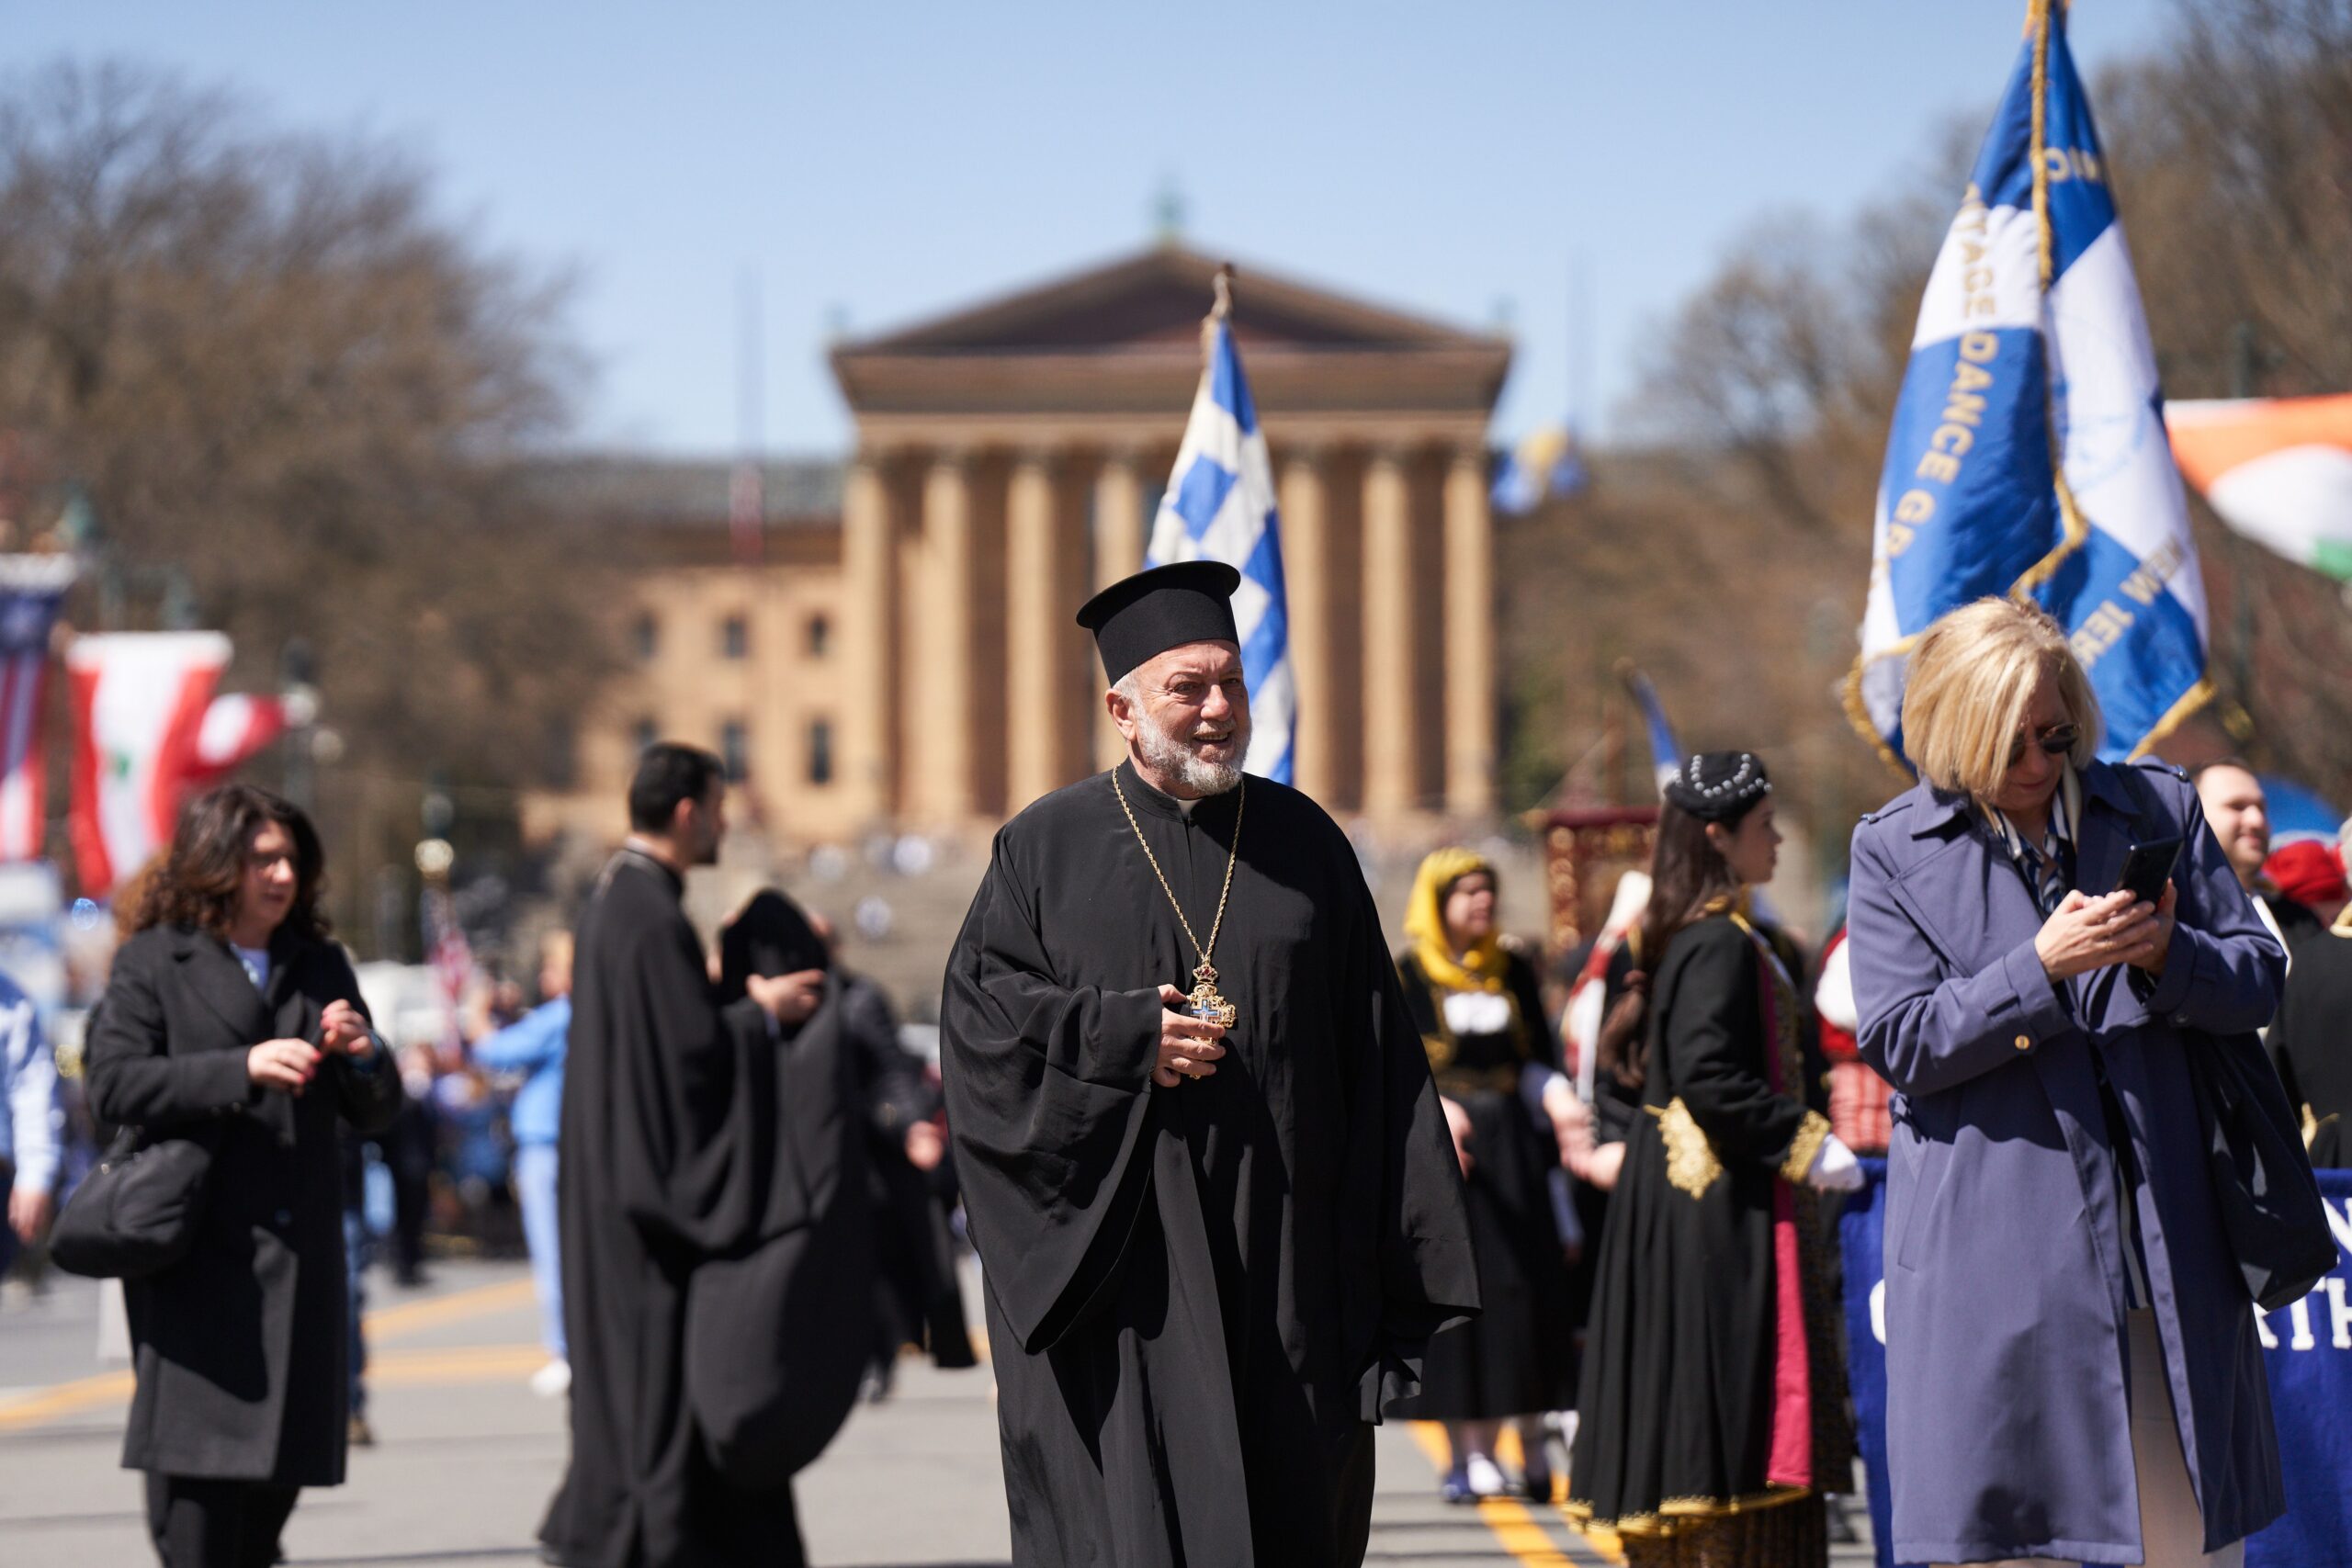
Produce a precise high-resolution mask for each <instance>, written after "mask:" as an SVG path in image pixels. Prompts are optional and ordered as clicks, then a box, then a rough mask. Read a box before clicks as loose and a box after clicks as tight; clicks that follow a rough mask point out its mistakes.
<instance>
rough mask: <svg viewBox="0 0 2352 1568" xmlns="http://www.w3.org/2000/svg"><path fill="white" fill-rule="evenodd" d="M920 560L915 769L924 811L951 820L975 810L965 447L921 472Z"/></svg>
mask: <svg viewBox="0 0 2352 1568" xmlns="http://www.w3.org/2000/svg"><path fill="white" fill-rule="evenodd" d="M922 532H923V541H924V546H925V548H924V551H923V562H924V565H925V567H926V568H927V570H928V572H929V581H927V582H925V583H924V584H923V585H922V589H921V592H920V594H919V597H918V600H917V602H918V603H919V604H921V605H922V615H924V617H925V619H926V622H927V625H926V626H925V627H924V636H923V647H924V649H925V652H926V656H927V668H926V669H924V670H923V671H922V686H923V701H922V704H921V707H922V712H921V713H919V714H917V715H916V716H915V719H916V723H915V733H916V734H918V735H919V736H921V737H922V741H923V745H922V750H920V751H919V752H918V753H917V755H916V760H915V765H914V766H913V767H912V768H911V769H910V773H909V778H908V784H909V787H910V792H912V793H915V794H917V795H918V797H919V798H920V800H921V801H922V812H923V814H924V815H925V816H926V817H928V818H930V819H932V820H933V821H936V822H941V823H944V824H947V825H950V826H953V825H957V824H961V823H963V822H965V821H967V820H968V819H969V818H971V817H972V816H973V814H974V806H973V800H972V659H973V654H972V477H971V459H970V457H969V456H968V455H967V454H966V453H963V452H960V451H943V452H939V453H936V454H934V455H933V457H932V460H931V466H930V468H928V469H927V470H926V471H925V473H924V475H923V484H922Z"/></svg>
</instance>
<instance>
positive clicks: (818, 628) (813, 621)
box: [809, 615, 833, 659]
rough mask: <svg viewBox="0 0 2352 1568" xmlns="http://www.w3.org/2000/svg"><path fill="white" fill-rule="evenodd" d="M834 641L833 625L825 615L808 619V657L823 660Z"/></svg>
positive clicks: (812, 616)
mask: <svg viewBox="0 0 2352 1568" xmlns="http://www.w3.org/2000/svg"><path fill="white" fill-rule="evenodd" d="M832 640H833V623H832V622H831V620H830V619H828V618H827V617H825V616H823V615H811V616H809V658H811V659H822V658H824V657H825V649H827V648H828V647H829V646H831V643H832Z"/></svg>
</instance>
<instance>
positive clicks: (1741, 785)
mask: <svg viewBox="0 0 2352 1568" xmlns="http://www.w3.org/2000/svg"><path fill="white" fill-rule="evenodd" d="M1664 793H1665V795H1666V798H1667V800H1668V802H1669V803H1670V804H1672V805H1674V806H1677V807H1680V808H1681V809H1682V810H1684V811H1687V812H1689V813H1690V814H1691V816H1693V817H1696V818H1698V819H1699V820H1700V821H1702V822H1728V821H1730V820H1731V819H1732V818H1735V817H1737V816H1740V815H1741V814H1742V813H1744V812H1746V811H1747V808H1748V807H1750V806H1753V805H1755V804H1756V802H1757V801H1758V800H1760V799H1762V798H1763V797H1764V796H1766V795H1770V794H1771V793H1772V781H1771V778H1770V776H1769V775H1767V774H1766V773H1765V772H1764V763H1763V760H1762V759H1760V758H1759V757H1758V756H1757V755H1756V753H1755V752H1753V751H1702V752H1700V753H1699V754H1698V755H1697V756H1695V757H1692V758H1691V759H1690V760H1689V761H1686V762H1684V763H1683V764H1682V765H1681V766H1680V767H1679V768H1677V769H1675V770H1674V774H1673V776H1672V777H1670V778H1668V780H1667V781H1666V784H1665V787H1664Z"/></svg>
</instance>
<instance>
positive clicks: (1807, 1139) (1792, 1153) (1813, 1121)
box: [1781, 1111, 1829, 1187]
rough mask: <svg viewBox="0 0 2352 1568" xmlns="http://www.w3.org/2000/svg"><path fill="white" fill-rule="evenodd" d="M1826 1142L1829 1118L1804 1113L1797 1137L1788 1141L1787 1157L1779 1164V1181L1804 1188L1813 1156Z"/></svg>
mask: <svg viewBox="0 0 2352 1568" xmlns="http://www.w3.org/2000/svg"><path fill="white" fill-rule="evenodd" d="M1828 1141H1829V1118H1828V1117H1826V1116H1824V1115H1823V1114H1822V1113H1821V1112H1820V1111H1806V1112H1805V1113H1804V1121H1802V1122H1798V1123H1797V1135H1796V1136H1795V1137H1793V1138H1792V1139H1790V1140H1789V1157H1788V1158H1786V1159H1784V1160H1782V1161H1781V1180H1783V1181H1785V1182H1787V1183H1788V1184H1789V1185H1790V1186H1792V1187H1802V1186H1804V1179H1805V1177H1806V1176H1807V1175H1808V1174H1809V1173H1810V1172H1811V1171H1812V1169H1813V1161H1814V1156H1816V1155H1818V1154H1820V1153H1821V1145H1823V1144H1825V1143H1827V1142H1828Z"/></svg>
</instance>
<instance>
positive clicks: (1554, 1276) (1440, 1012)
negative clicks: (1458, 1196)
mask: <svg viewBox="0 0 2352 1568" xmlns="http://www.w3.org/2000/svg"><path fill="white" fill-rule="evenodd" d="M1397 974H1398V976H1400V977H1401V978H1402V979H1403V980H1404V982H1405V1002H1406V1006H1407V1007H1408V1009H1409V1010H1410V1013H1411V1017H1412V1020H1413V1026H1414V1027H1415V1028H1416V1029H1418V1030H1419V1032H1420V1035H1421V1043H1422V1046H1423V1048H1424V1049H1425V1050H1426V1051H1427V1052H1428V1054H1429V1059H1430V1075H1431V1076H1432V1077H1434V1078H1435V1079H1436V1080H1437V1091H1438V1093H1440V1094H1441V1095H1443V1096H1444V1097H1445V1098H1446V1099H1448V1100H1453V1101H1454V1102H1455V1103H1456V1104H1458V1105H1460V1106H1461V1107H1462V1109H1463V1110H1464V1112H1466V1113H1467V1114H1468V1116H1469V1118H1470V1128H1471V1143H1470V1154H1471V1159H1472V1164H1471V1168H1470V1172H1469V1176H1468V1179H1467V1180H1466V1181H1465V1182H1464V1197H1465V1199H1466V1201H1467V1203H1468V1207H1469V1211H1470V1241H1471V1246H1472V1247H1473V1249H1474V1250H1475V1252H1476V1258H1477V1268H1478V1299H1479V1301H1480V1303H1482V1304H1483V1308H1484V1310H1483V1311H1482V1312H1481V1314H1479V1315H1478V1316H1477V1317H1476V1318H1474V1319H1472V1320H1471V1321H1470V1322H1468V1323H1465V1324H1462V1325H1459V1326H1457V1327H1453V1328H1449V1329H1447V1330H1446V1331H1445V1332H1444V1333H1442V1334H1440V1335H1439V1336H1437V1337H1435V1338H1434V1339H1431V1340H1430V1349H1429V1359H1428V1360H1427V1362H1426V1363H1425V1364H1424V1365H1423V1367H1422V1371H1421V1392H1420V1393H1418V1394H1415V1395H1413V1396H1412V1397H1411V1398H1408V1399H1402V1400H1399V1401H1397V1403H1396V1404H1393V1405H1391V1406H1390V1407H1389V1410H1390V1414H1392V1415H1396V1416H1406V1417H1409V1418H1411V1419H1415V1420H1442V1421H1476V1420H1489V1419H1493V1418H1496V1417H1498V1416H1524V1415H1531V1414H1533V1413H1534V1412H1537V1411H1543V1410H1559V1409H1565V1408H1566V1405H1567V1403H1568V1401H1569V1400H1570V1399H1572V1398H1573V1397H1575V1394H1576V1381H1575V1371H1574V1363H1573V1360H1572V1359H1571V1357H1572V1348H1571V1344H1570V1338H1571V1336H1572V1334H1573V1332H1574V1324H1573V1322H1572V1310H1573V1309H1572V1304H1571V1303H1570V1301H1569V1297H1568V1269H1567V1261H1566V1254H1565V1253H1564V1252H1563V1251H1562V1250H1561V1246H1560V1233H1559V1227H1558V1224H1557V1223H1556V1222H1555V1220H1554V1218H1553V1213H1552V1192H1551V1187H1550V1184H1549V1179H1550V1175H1551V1172H1552V1171H1554V1170H1555V1169H1557V1168H1558V1167H1559V1151H1558V1149H1557V1147H1556V1145H1555V1144H1554V1142H1553V1140H1552V1134H1551V1130H1550V1129H1549V1128H1548V1127H1539V1126H1538V1125H1537V1123H1536V1121H1535V1118H1534V1116H1533V1114H1532V1112H1531V1111H1530V1110H1529V1108H1528V1105H1527V1102H1526V1101H1525V1100H1522V1099H1521V1094H1520V1081H1521V1074H1522V1073H1523V1072H1524V1071H1525V1069H1526V1068H1527V1066H1529V1065H1530V1064H1531V1063H1534V1064H1541V1065H1542V1066H1547V1067H1553V1068H1556V1067H1557V1066H1558V1065H1559V1045H1558V1043H1557V1040H1556V1039H1555V1036H1554V1035H1553V1033H1552V1032H1551V1031H1550V1030H1549V1029H1547V1028H1545V1027H1544V996H1543V991H1542V989H1541V987H1539V985H1538V982H1537V980H1536V976H1535V968H1534V965H1533V964H1530V963H1529V962H1528V961H1527V959H1526V958H1525V957H1523V956H1522V955H1521V954H1520V953H1507V962H1506V966H1505V968H1504V972H1503V988H1502V989H1501V990H1500V991H1498V992H1478V993H1476V998H1477V999H1478V1000H1479V1001H1480V1002H1481V1003H1484V1002H1487V1001H1488V1000H1489V998H1490V999H1491V1006H1481V1007H1479V1008H1477V1009H1476V1011H1479V1012H1491V1013H1493V1014H1494V1015H1495V1018H1494V1020H1493V1021H1494V1022H1495V1023H1498V1024H1499V1025H1500V1027H1489V1028H1483V1029H1477V1030H1470V1031H1465V1030H1463V1029H1460V1028H1456V1027H1455V1026H1454V1024H1453V1022H1452V1021H1449V1017H1448V1014H1449V1011H1453V1012H1454V1013H1455V1014H1456V1016H1459V1015H1460V1012H1461V1010H1459V1009H1454V1010H1449V1009H1448V1007H1447V1005H1446V1002H1447V998H1448V997H1449V996H1450V995H1454V994H1456V993H1453V992H1450V991H1449V990H1448V988H1447V987H1443V986H1441V985H1439V984H1438V983H1437V982H1435V981H1433V980H1432V979H1430V976H1429V973H1428V971H1427V970H1426V969H1424V968H1423V967H1422V966H1421V962H1420V960H1419V958H1418V957H1416V956H1415V955H1414V954H1413V953H1410V952H1409V951H1408V952H1407V953H1404V954H1402V955H1401V956H1399V957H1398V959H1397ZM1474 1021H1476V1022H1479V1023H1485V1022H1487V1020H1484V1019H1474Z"/></svg>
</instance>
